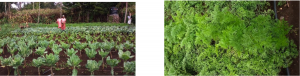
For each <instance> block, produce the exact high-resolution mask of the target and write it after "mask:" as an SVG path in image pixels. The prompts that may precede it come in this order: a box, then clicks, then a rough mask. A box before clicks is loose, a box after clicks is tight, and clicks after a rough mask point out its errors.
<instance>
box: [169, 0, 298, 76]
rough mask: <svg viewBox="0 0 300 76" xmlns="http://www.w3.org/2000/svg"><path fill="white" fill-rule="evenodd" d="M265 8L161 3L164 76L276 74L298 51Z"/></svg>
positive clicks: (245, 4) (285, 29)
mask: <svg viewBox="0 0 300 76" xmlns="http://www.w3.org/2000/svg"><path fill="white" fill-rule="evenodd" d="M269 5H270V4H269V3H268V2H257V1H249V2H246V1H233V2H228V1H215V2H202V1H165V8H164V10H165V25H164V28H165V33H164V35H165V36H164V40H165V42H164V44H165V47H164V50H165V51H164V53H165V57H164V60H165V63H164V66H165V67H164V68H165V75H277V74H278V73H279V72H280V69H281V68H282V67H283V68H286V67H288V66H289V65H290V64H291V63H292V60H291V59H292V58H294V57H296V56H298V50H297V49H296V45H295V44H294V42H293V41H292V40H289V39H288V38H287V37H286V35H287V34H288V33H289V31H290V29H291V28H292V26H290V25H288V23H287V22H286V21H275V19H274V17H273V15H272V14H273V11H272V10H270V9H267V6H269ZM286 63H287V65H286Z"/></svg>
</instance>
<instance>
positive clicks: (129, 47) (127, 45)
mask: <svg viewBox="0 0 300 76" xmlns="http://www.w3.org/2000/svg"><path fill="white" fill-rule="evenodd" d="M124 46H125V49H127V50H129V49H131V48H132V47H134V44H133V43H130V42H129V41H126V42H125V43H124Z"/></svg>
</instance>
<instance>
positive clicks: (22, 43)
mask: <svg viewBox="0 0 300 76" xmlns="http://www.w3.org/2000/svg"><path fill="white" fill-rule="evenodd" d="M36 40H37V39H35V38H30V37H28V38H16V39H14V38H13V39H9V38H8V39H5V40H1V41H0V47H1V49H0V54H1V53H2V52H3V48H4V47H5V45H7V48H8V52H9V53H11V57H13V58H11V57H9V58H4V59H3V58H2V57H1V60H0V61H1V65H3V66H13V67H18V66H20V65H21V63H22V62H23V60H25V58H26V57H28V56H29V55H30V54H31V53H32V49H35V48H36V51H35V52H34V53H35V54H37V55H40V56H41V57H39V58H38V59H34V60H33V61H32V62H33V64H34V65H35V66H36V67H38V69H39V67H40V66H41V65H42V64H45V65H49V66H51V69H52V67H53V66H55V63H56V62H57V61H58V59H59V56H58V55H59V53H60V52H61V51H62V49H65V50H66V52H65V53H66V54H67V56H69V57H70V59H69V61H68V64H69V65H71V66H73V67H74V68H75V66H77V65H78V64H77V63H80V62H76V61H80V60H78V59H77V58H78V57H76V56H77V55H76V56H73V55H75V54H76V53H77V52H78V51H80V56H81V51H82V50H83V49H84V50H85V53H86V54H87V56H88V57H89V58H90V59H92V58H94V57H95V55H96V54H97V51H96V50H97V49H100V48H101V51H98V52H99V55H101V56H102V60H103V58H105V57H106V56H107V55H108V54H109V52H110V51H111V50H112V48H116V49H117V50H119V57H120V58H121V59H124V62H125V61H127V60H128V59H129V58H132V56H130V52H129V51H126V52H124V53H123V51H122V50H123V49H124V48H125V49H126V50H130V49H132V48H134V44H133V43H130V42H129V41H126V43H124V44H119V45H116V44H115V43H114V42H109V41H107V40H105V41H104V42H93V43H92V42H91V41H89V42H88V43H81V42H78V41H74V42H71V44H72V45H73V48H71V49H70V46H71V44H67V43H64V42H60V45H58V44H55V41H53V40H50V41H47V40H43V41H39V42H35V41H36ZM16 42H17V44H16ZM48 47H49V48H51V50H52V51H53V53H52V54H46V53H47V51H45V50H46V48H48ZM74 49H76V50H74ZM17 51H18V52H17ZM131 51H134V52H135V49H133V50H131ZM15 52H17V55H14V54H15ZM19 56H20V57H22V58H24V59H19V58H18V57H19ZM12 59H18V60H20V61H18V63H19V64H17V63H14V62H11V61H12ZM76 59H77V60H76ZM41 60H45V61H41ZM47 60H51V61H47ZM74 61H75V62H74ZM20 62H21V63H20ZM41 62H43V63H41ZM100 62H101V63H100ZM102 62H103V61H99V62H98V63H97V64H102ZM106 62H107V64H108V65H110V66H111V67H112V74H113V67H115V66H116V65H117V64H118V62H119V61H118V60H116V59H110V58H109V57H108V58H107V60H106ZM13 64H16V65H13ZM94 64H95V61H92V60H88V63H87V65H86V66H87V68H89V69H90V71H91V72H92V73H91V74H93V71H94V70H95V68H97V67H91V66H95V65H94ZM129 64H130V65H129ZM25 65H26V63H25ZM103 65H104V64H103ZM125 66H126V67H125ZM127 66H132V63H131V62H128V63H126V65H125V63H124V67H125V71H126V68H127ZM99 67H100V65H99ZM99 67H98V68H99ZM128 68H131V67H128ZM15 71H16V72H15V74H19V72H18V69H17V68H16V70H15ZM51 72H52V70H51ZM126 72H128V71H126ZM73 74H74V75H75V74H77V70H73Z"/></svg>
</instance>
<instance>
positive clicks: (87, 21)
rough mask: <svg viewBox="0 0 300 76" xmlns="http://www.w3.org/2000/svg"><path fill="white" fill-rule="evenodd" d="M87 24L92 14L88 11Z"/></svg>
mask: <svg viewBox="0 0 300 76" xmlns="http://www.w3.org/2000/svg"><path fill="white" fill-rule="evenodd" d="M86 16H87V17H86V22H89V19H90V12H89V11H87V13H86Z"/></svg>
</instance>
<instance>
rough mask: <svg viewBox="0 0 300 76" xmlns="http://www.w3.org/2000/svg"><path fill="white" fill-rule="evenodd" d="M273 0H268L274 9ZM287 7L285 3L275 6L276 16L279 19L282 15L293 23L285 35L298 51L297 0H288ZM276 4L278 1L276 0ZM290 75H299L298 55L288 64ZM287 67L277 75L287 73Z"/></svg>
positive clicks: (290, 23)
mask: <svg viewBox="0 0 300 76" xmlns="http://www.w3.org/2000/svg"><path fill="white" fill-rule="evenodd" d="M273 3H274V2H273V1H270V4H271V9H274V6H273ZM287 3H288V4H289V7H288V5H287V4H284V5H282V6H276V10H277V17H278V19H281V18H282V17H284V20H285V21H287V22H288V23H289V25H293V28H292V30H291V31H290V33H289V34H288V35H287V36H288V37H289V39H291V40H293V41H294V43H295V44H296V45H297V49H298V51H299V2H298V1H288V2H287ZM276 4H278V1H277V2H276ZM289 73H290V75H299V56H298V57H297V58H294V59H293V63H292V64H291V65H290V66H289ZM287 74H288V73H287V69H286V68H282V69H281V72H280V73H279V75H287Z"/></svg>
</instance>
